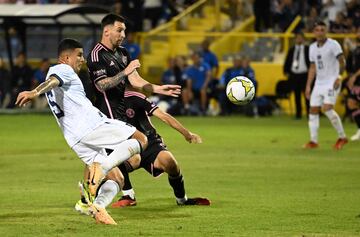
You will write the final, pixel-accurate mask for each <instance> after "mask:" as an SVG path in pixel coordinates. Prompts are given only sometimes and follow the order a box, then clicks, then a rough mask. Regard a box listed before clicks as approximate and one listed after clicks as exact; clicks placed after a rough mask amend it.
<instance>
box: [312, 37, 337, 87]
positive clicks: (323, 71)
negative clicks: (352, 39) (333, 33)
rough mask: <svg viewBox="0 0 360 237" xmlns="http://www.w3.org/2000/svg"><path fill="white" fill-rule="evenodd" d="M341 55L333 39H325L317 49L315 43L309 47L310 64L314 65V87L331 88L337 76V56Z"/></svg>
mask: <svg viewBox="0 0 360 237" xmlns="http://www.w3.org/2000/svg"><path fill="white" fill-rule="evenodd" d="M342 53H343V51H342V49H341V46H340V44H339V43H338V42H337V41H336V40H333V39H330V38H327V39H326V41H325V43H324V44H323V45H322V46H321V47H319V46H318V43H317V42H314V43H312V44H311V45H310V49H309V58H310V62H312V63H315V65H316V80H315V85H318V86H323V85H324V86H332V85H333V84H334V82H335V80H336V78H337V77H338V76H339V72H340V71H339V70H340V68H339V61H338V56H339V55H341V54H342Z"/></svg>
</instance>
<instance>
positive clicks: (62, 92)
mask: <svg viewBox="0 0 360 237" xmlns="http://www.w3.org/2000/svg"><path fill="white" fill-rule="evenodd" d="M51 76H53V77H56V78H57V79H58V80H59V82H60V85H59V86H58V87H56V88H54V89H52V90H51V91H49V92H47V93H46V98H47V100H48V103H49V106H50V109H51V111H52V112H53V114H54V116H55V118H56V120H57V123H58V124H59V126H60V128H61V130H62V132H63V133H64V137H65V139H66V141H67V143H68V144H69V146H70V147H73V146H74V145H75V144H76V143H77V142H79V141H80V139H82V138H83V137H84V136H86V135H87V134H89V133H90V132H91V131H93V130H94V129H95V128H97V127H98V126H100V125H101V124H104V123H105V122H106V121H107V118H106V116H105V115H104V114H102V113H101V112H100V111H99V110H98V109H97V108H95V107H94V106H93V105H92V103H91V101H90V100H89V99H88V98H87V97H86V95H85V90H84V87H83V84H82V82H81V80H80V78H79V76H78V75H77V74H76V73H75V71H74V70H73V68H72V67H70V66H69V65H67V64H58V65H55V66H53V67H50V69H49V72H48V74H47V76H46V79H49V77H51Z"/></svg>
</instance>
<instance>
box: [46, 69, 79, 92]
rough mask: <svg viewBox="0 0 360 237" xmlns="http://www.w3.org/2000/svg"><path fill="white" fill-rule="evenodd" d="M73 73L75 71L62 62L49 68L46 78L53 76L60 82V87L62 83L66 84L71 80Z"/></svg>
mask: <svg viewBox="0 0 360 237" xmlns="http://www.w3.org/2000/svg"><path fill="white" fill-rule="evenodd" d="M73 74H76V73H75V72H74V70H73V69H72V68H71V67H70V66H69V65H65V64H62V65H58V66H55V67H53V68H51V69H50V70H49V72H48V75H47V77H46V80H48V79H49V78H50V77H55V78H56V79H57V80H58V81H59V83H60V84H59V87H61V86H62V85H64V84H65V85H66V84H69V83H71V80H73V78H74V75H73Z"/></svg>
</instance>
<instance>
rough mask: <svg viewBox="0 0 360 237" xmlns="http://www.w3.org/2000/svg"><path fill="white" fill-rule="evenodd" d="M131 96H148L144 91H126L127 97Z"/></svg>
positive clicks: (143, 97)
mask: <svg viewBox="0 0 360 237" xmlns="http://www.w3.org/2000/svg"><path fill="white" fill-rule="evenodd" d="M130 96H137V97H140V98H141V99H145V98H146V96H145V95H144V94H142V93H139V92H135V91H125V97H130Z"/></svg>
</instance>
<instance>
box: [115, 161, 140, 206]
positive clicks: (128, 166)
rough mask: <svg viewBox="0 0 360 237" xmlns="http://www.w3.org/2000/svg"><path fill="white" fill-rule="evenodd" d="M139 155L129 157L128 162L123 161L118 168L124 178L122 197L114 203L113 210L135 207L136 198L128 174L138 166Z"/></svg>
mask: <svg viewBox="0 0 360 237" xmlns="http://www.w3.org/2000/svg"><path fill="white" fill-rule="evenodd" d="M140 161H141V158H140V155H138V154H137V155H135V156H133V157H131V158H130V159H129V160H127V161H124V162H123V163H122V164H120V165H119V166H118V168H119V169H120V171H121V173H122V174H123V176H124V187H123V190H122V193H123V195H122V196H121V198H120V199H119V200H118V201H116V202H114V203H113V204H112V205H111V206H112V207H114V208H118V207H128V206H136V198H135V191H134V189H133V188H132V185H131V181H130V177H129V173H130V172H132V171H133V170H134V168H133V167H135V168H137V167H139V165H140Z"/></svg>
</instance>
